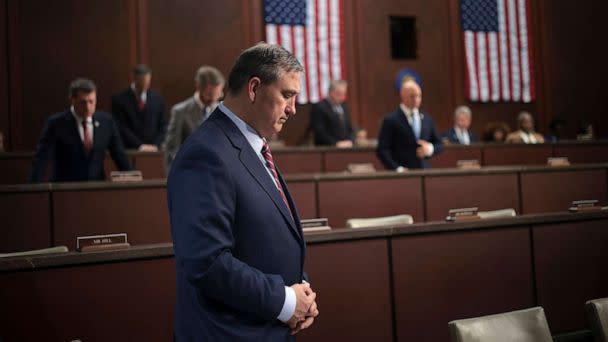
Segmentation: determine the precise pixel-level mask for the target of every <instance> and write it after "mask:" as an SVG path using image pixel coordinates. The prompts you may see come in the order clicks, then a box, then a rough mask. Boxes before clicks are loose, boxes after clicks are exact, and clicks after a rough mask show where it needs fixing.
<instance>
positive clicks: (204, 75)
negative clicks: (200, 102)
mask: <svg viewBox="0 0 608 342" xmlns="http://www.w3.org/2000/svg"><path fill="white" fill-rule="evenodd" d="M194 82H196V84H197V85H198V86H199V88H201V89H204V88H206V87H207V86H208V85H211V86H218V85H224V83H226V80H225V79H224V75H222V73H221V72H220V71H219V70H217V69H216V68H214V67H212V66H210V65H203V66H202V67H200V68H198V70H196V75H195V76H194Z"/></svg>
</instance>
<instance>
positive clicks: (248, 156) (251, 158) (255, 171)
mask: <svg viewBox="0 0 608 342" xmlns="http://www.w3.org/2000/svg"><path fill="white" fill-rule="evenodd" d="M212 115H213V116H215V117H216V118H215V120H214V121H215V122H217V123H218V124H219V125H220V126H221V127H222V129H223V131H224V133H225V134H226V135H227V136H228V138H229V139H230V141H231V142H232V144H233V145H234V146H235V147H237V148H238V149H239V150H240V152H239V159H240V161H241V163H242V164H243V166H245V169H246V170H247V171H248V172H249V174H250V175H251V176H252V177H253V178H254V179H255V180H256V182H257V183H258V184H259V185H260V187H261V188H262V189H263V190H264V192H265V193H266V194H267V195H268V196H269V197H270V199H271V200H272V201H273V202H274V205H275V206H276V207H277V209H278V210H279V212H280V213H281V215H283V218H284V219H285V221H287V223H288V224H289V228H290V230H291V232H292V233H293V234H294V235H295V236H296V238H297V239H298V241H300V242H301V240H302V238H301V235H300V233H299V230H298V228H297V227H296V224H295V222H294V219H295V218H296V217H297V215H296V216H294V218H292V217H291V215H290V213H289V210H288V209H287V207H286V206H285V202H284V201H283V198H281V194H280V193H279V190H278V189H277V187H276V185H275V183H274V181H273V180H272V179H271V178H270V176H269V175H268V172H267V171H266V169H265V168H264V165H262V163H261V162H260V159H259V158H258V156H257V155H256V153H255V152H254V151H253V149H252V148H251V145H250V144H249V142H248V141H247V139H245V137H244V136H243V134H242V133H241V132H240V131H239V130H238V128H237V127H236V126H235V125H234V123H233V122H232V121H231V120H230V118H228V117H227V116H226V115H225V114H224V113H223V112H222V111H221V110H219V109H216V110H215V111H214V112H213V113H212ZM277 173H278V170H277ZM279 178H281V176H280V175H279ZM281 180H282V178H281ZM283 188H284V189H286V188H287V187H286V186H285V185H283ZM285 195H286V197H287V198H288V199H289V198H290V196H288V195H287V190H285ZM292 212H295V210H292ZM294 215H295V214H294Z"/></svg>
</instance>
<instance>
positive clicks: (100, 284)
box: [0, 258, 175, 342]
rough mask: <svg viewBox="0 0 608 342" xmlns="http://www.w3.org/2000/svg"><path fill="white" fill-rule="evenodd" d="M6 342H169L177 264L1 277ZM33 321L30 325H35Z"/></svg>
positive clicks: (2, 326) (144, 263)
mask: <svg viewBox="0 0 608 342" xmlns="http://www.w3.org/2000/svg"><path fill="white" fill-rule="evenodd" d="M0 283H2V287H0V301H1V302H2V304H3V307H7V308H12V309H13V310H11V311H6V310H3V311H2V312H0V318H1V319H0V331H2V335H1V336H2V338H3V340H4V341H24V342H28V341H72V340H76V339H78V340H82V341H91V342H94V341H99V342H101V341H116V342H119V341H125V342H126V341H171V340H172V339H173V307H174V305H175V260H174V259H173V258H166V259H154V260H138V261H127V262H119V263H107V264H101V265H88V266H80V267H64V268H60V269H46V270H38V271H35V272H18V273H12V274H2V275H0ZM33 322H34V323H33Z"/></svg>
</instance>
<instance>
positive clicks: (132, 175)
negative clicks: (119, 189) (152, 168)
mask: <svg viewBox="0 0 608 342" xmlns="http://www.w3.org/2000/svg"><path fill="white" fill-rule="evenodd" d="M110 179H111V180H112V182H139V181H142V180H143V176H142V174H141V171H139V170H133V171H112V172H110Z"/></svg>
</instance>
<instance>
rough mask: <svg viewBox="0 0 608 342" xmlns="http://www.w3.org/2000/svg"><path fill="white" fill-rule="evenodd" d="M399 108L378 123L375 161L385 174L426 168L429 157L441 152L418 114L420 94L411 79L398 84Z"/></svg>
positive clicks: (428, 125)
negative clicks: (380, 162) (380, 123)
mask: <svg viewBox="0 0 608 342" xmlns="http://www.w3.org/2000/svg"><path fill="white" fill-rule="evenodd" d="M399 95H400V97H401V104H400V105H399V108H397V110H395V111H394V112H392V113H390V114H388V115H387V116H386V117H385V118H384V120H383V121H382V127H381V128H380V133H379V135H378V148H377V151H376V153H377V155H378V158H379V159H380V160H381V161H382V163H383V164H384V167H385V168H386V169H388V170H396V171H398V172H402V171H403V170H406V169H420V168H429V167H431V164H430V162H429V159H430V158H431V156H433V155H435V154H438V153H440V152H441V150H442V149H443V144H442V143H441V141H440V140H439V136H438V135H437V133H436V130H435V124H434V123H433V119H432V118H431V116H430V115H428V114H424V113H422V112H420V109H419V108H420V104H421V102H422V90H421V89H420V86H419V85H418V84H417V83H416V82H415V81H414V80H412V79H409V78H406V79H404V81H403V82H402V83H401V91H400V93H399Z"/></svg>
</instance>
